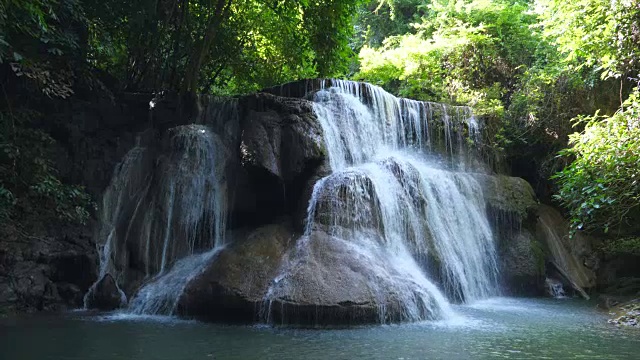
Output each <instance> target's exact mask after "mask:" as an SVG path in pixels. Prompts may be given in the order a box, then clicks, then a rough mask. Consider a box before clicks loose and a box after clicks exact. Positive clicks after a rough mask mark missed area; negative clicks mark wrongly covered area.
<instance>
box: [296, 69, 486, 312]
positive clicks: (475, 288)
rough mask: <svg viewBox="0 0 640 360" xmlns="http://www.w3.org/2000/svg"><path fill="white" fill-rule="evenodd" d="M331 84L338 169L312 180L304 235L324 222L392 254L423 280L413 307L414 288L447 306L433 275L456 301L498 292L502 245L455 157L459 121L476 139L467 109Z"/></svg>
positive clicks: (328, 106) (327, 101)
mask: <svg viewBox="0 0 640 360" xmlns="http://www.w3.org/2000/svg"><path fill="white" fill-rule="evenodd" d="M332 85H333V86H331V87H328V88H325V89H324V90H321V91H319V92H317V93H316V94H315V97H314V100H315V105H314V110H315V112H316V114H317V116H318V118H319V121H320V123H321V125H322V127H323V130H324V136H325V142H326V145H327V149H328V154H329V162H330V165H331V169H332V174H331V175H329V176H327V177H325V178H323V179H321V180H320V181H318V182H317V183H316V185H315V187H314V191H313V195H312V198H311V200H310V204H309V210H308V215H307V226H306V235H307V236H309V235H311V232H312V231H313V230H314V229H315V228H317V227H324V228H327V229H328V232H329V233H331V234H333V235H336V236H338V237H342V238H348V239H349V241H351V242H352V245H353V246H359V247H360V248H359V249H358V251H360V252H364V253H366V252H376V251H380V250H381V249H382V251H384V252H386V253H387V254H389V256H388V259H389V261H391V262H392V263H393V265H394V267H396V268H397V269H403V272H404V273H405V275H407V276H408V278H409V279H412V280H411V281H412V282H413V283H414V286H415V287H416V288H417V289H419V290H420V291H417V292H416V291H414V292H412V293H411V294H409V293H407V294H404V295H406V296H405V299H404V300H403V302H404V304H405V305H406V306H407V307H408V308H412V307H415V306H413V305H410V304H411V303H412V302H413V301H412V300H411V299H410V298H412V297H415V296H416V293H417V294H418V295H419V296H424V297H427V295H428V296H429V297H431V299H423V301H421V302H422V303H425V304H432V305H433V306H435V307H437V308H440V310H442V309H443V308H446V307H447V304H445V303H443V301H444V296H443V295H442V294H440V290H438V288H437V287H436V286H434V285H433V281H432V280H430V277H435V278H438V280H439V283H440V284H441V289H442V290H444V292H445V293H446V294H447V295H448V296H449V298H451V299H454V300H457V301H466V302H469V301H474V300H478V299H482V298H486V297H489V296H493V295H496V294H497V293H498V290H497V277H498V270H497V269H498V266H497V260H496V249H495V244H494V241H493V234H492V231H491V227H490V225H489V222H488V219H487V214H486V211H485V202H484V199H483V195H482V189H481V188H480V185H479V183H478V182H477V181H476V180H475V178H474V176H473V175H471V174H468V173H466V172H464V171H461V170H463V169H464V165H463V166H461V165H459V164H458V163H457V161H460V160H462V159H464V157H465V156H466V155H467V154H466V151H467V149H465V147H464V145H465V144H466V143H467V141H462V140H464V139H462V140H461V139H459V137H461V136H462V135H461V134H462V132H461V131H460V130H459V129H460V128H459V124H466V125H467V126H468V130H469V131H468V135H467V136H468V139H469V141H468V142H470V143H472V144H473V143H474V142H477V141H479V131H480V130H479V128H480V125H479V124H478V121H477V119H475V118H474V117H473V114H472V112H471V111H470V109H468V108H461V107H448V106H446V105H442V104H432V103H423V102H418V101H413V100H407V99H398V98H396V97H394V96H392V95H390V94H388V93H386V92H385V91H384V90H382V89H381V88H378V87H375V86H372V85H368V84H361V83H354V82H347V81H334V82H333V83H332ZM436 111H437V113H438V115H437V116H436V115H435V112H436ZM438 124H439V125H438ZM437 126H440V129H441V130H442V131H441V133H439V132H438V131H436V130H434V129H433V128H434V127H437ZM454 130H455V131H454ZM438 139H440V140H438ZM437 141H441V145H442V146H441V147H440V148H438V147H437ZM441 151H444V154H443V156H442V155H441V156H439V152H440V154H442V152H441ZM443 158H444V160H445V161H443ZM449 159H451V160H450V161H449ZM347 233H348V234H347ZM353 234H356V235H353ZM354 244H359V245H354ZM421 267H422V268H423V269H424V268H427V269H429V268H430V269H439V271H437V273H436V274H428V273H425V271H424V270H422V269H420V268H421ZM407 269H410V270H407ZM409 274H410V275H409ZM395 281H396V282H397V281H398V280H395ZM404 295H403V296H404ZM433 299H442V301H435V302H434V301H432V300H433ZM434 312H436V313H437V312H438V311H434ZM440 312H441V311H440ZM407 313H412V314H420V312H415V311H413V312H412V311H407ZM409 318H411V317H409ZM420 318H421V316H415V317H413V318H411V320H419V319H420Z"/></svg>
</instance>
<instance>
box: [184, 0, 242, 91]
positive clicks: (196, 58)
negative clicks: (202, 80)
mask: <svg viewBox="0 0 640 360" xmlns="http://www.w3.org/2000/svg"><path fill="white" fill-rule="evenodd" d="M231 1H232V0H217V4H216V7H215V9H214V12H213V14H212V15H211V17H210V18H209V23H208V24H207V30H206V32H205V35H204V37H203V38H202V39H201V40H200V41H199V42H198V43H197V44H196V46H195V47H194V51H193V52H192V53H191V55H190V56H189V62H188V64H187V68H186V71H185V77H184V81H183V83H182V92H188V93H192V94H194V93H195V92H196V91H197V89H198V80H199V79H198V78H199V75H200V69H201V68H202V65H203V64H205V63H206V60H207V57H208V56H209V50H210V49H211V45H213V43H214V41H215V39H216V36H217V35H218V30H219V29H220V25H222V22H223V21H224V20H225V19H226V18H227V16H228V14H229V9H230V8H231Z"/></svg>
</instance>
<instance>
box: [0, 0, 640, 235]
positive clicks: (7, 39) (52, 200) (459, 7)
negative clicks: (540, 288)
mask: <svg viewBox="0 0 640 360" xmlns="http://www.w3.org/2000/svg"><path fill="white" fill-rule="evenodd" d="M639 55H640V2H639V1H638V0H576V1H566V0H564V1H563V0H530V1H526V0H326V1H321V0H296V1H294V0H173V1H172V0H140V1H128V0H102V1H96V0H0V84H1V92H0V147H1V149H0V218H1V219H3V221H4V220H7V219H10V218H11V217H12V216H13V215H12V214H14V213H15V210H16V207H18V208H19V207H20V204H21V203H23V202H25V201H27V200H28V199H39V200H40V201H44V202H46V203H48V204H50V206H51V208H52V209H54V210H55V213H56V214H57V216H58V217H60V218H62V219H65V220H69V221H80V222H82V221H86V220H87V219H88V218H89V217H90V212H91V207H92V201H91V199H90V198H89V196H88V195H87V194H86V192H85V191H84V190H83V188H81V187H79V186H75V185H72V184H66V183H64V182H63V181H61V179H59V178H58V176H57V171H56V169H55V165H54V164H55V162H54V161H53V156H54V155H53V152H52V145H53V139H52V138H51V136H50V135H49V134H48V133H47V132H46V131H45V130H43V129H42V127H41V126H39V125H38V124H41V123H42V122H43V121H46V116H45V114H43V112H42V110H41V109H43V108H45V107H46V106H45V105H43V104H46V103H48V102H51V101H65V99H67V100H68V99H73V97H74V96H77V95H76V94H78V93H80V92H86V91H102V92H106V93H117V92H159V91H172V92H179V93H191V94H193V93H211V94H218V95H235V94H243V93H248V92H252V91H257V90H259V89H261V88H265V87H268V86H272V85H276V84H280V83H285V82H288V81H293V80H297V79H304V78H313V77H340V78H348V79H354V80H362V81H368V82H371V83H373V84H376V85H380V86H383V87H384V88H385V89H387V90H388V91H390V92H392V93H394V94H396V95H399V96H404V97H410V98H414V99H418V100H429V101H442V102H447V103H453V104H464V105H470V106H472V107H474V109H475V111H476V113H477V114H479V115H482V116H483V117H485V123H486V126H488V127H490V130H491V131H490V132H489V133H491V134H492V135H491V138H490V139H487V144H488V146H490V147H492V148H493V149H495V150H496V151H497V153H498V154H500V155H501V156H502V157H503V158H504V160H505V163H506V164H508V166H509V169H508V171H510V172H511V173H513V174H515V175H518V176H522V177H525V178H526V179H527V180H529V181H530V182H531V183H532V184H533V185H534V187H535V188H536V191H537V192H538V195H539V196H540V197H541V198H542V199H543V201H547V202H555V204H556V205H560V206H562V207H563V208H564V209H565V211H566V213H567V214H568V215H569V219H570V221H571V223H572V226H573V228H574V230H576V231H577V230H580V231H587V232H596V233H600V234H606V233H609V232H611V231H617V232H620V230H621V229H623V228H626V227H629V226H630V224H631V223H632V222H633V221H634V219H635V221H637V219H638V216H639V213H640V209H639V206H638V205H639V204H640V170H638V169H639V168H640V167H639V166H638V160H639V159H640V140H639V139H640V129H639V126H640V103H639V102H640V93H639V90H638V81H639V80H638V78H639V77H640V75H639V72H640V65H639V64H638V61H639V60H640V58H639ZM622 232H624V231H622ZM632 235H633V234H632ZM635 235H637V234H635Z"/></svg>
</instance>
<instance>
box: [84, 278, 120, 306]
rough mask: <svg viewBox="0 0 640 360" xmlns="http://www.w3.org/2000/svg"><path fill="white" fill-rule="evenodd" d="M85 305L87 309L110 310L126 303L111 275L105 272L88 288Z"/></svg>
mask: <svg viewBox="0 0 640 360" xmlns="http://www.w3.org/2000/svg"><path fill="white" fill-rule="evenodd" d="M85 305H86V307H87V309H97V310H105V311H110V310H115V309H117V308H120V307H122V306H124V305H126V298H125V296H124V293H123V292H122V291H121V290H120V289H119V288H118V284H116V280H115V279H114V278H113V276H111V274H106V275H105V276H103V277H102V279H100V281H98V282H97V283H96V284H95V285H94V286H93V287H92V288H91V289H89V293H87V297H86V301H85Z"/></svg>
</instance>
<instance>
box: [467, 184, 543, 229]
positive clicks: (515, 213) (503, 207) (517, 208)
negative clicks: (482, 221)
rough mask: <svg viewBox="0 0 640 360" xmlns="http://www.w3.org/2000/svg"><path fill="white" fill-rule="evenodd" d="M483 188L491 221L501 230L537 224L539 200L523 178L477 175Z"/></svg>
mask: <svg viewBox="0 0 640 360" xmlns="http://www.w3.org/2000/svg"><path fill="white" fill-rule="evenodd" d="M475 177H476V180H477V181H478V182H479V183H480V185H481V186H482V190H483V194H484V199H485V202H486V203H487V211H488V215H489V217H490V220H492V221H493V222H494V224H495V225H496V226H498V227H501V228H509V227H511V228H517V227H519V226H521V225H522V224H523V223H524V222H525V221H527V220H529V221H533V222H535V218H536V217H535V215H536V211H537V209H538V200H537V199H536V195H535V193H534V191H533V189H532V188H531V185H530V184H529V183H528V182H527V181H526V180H524V179H522V178H517V177H510V176H504V175H485V174H476V175H475Z"/></svg>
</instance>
